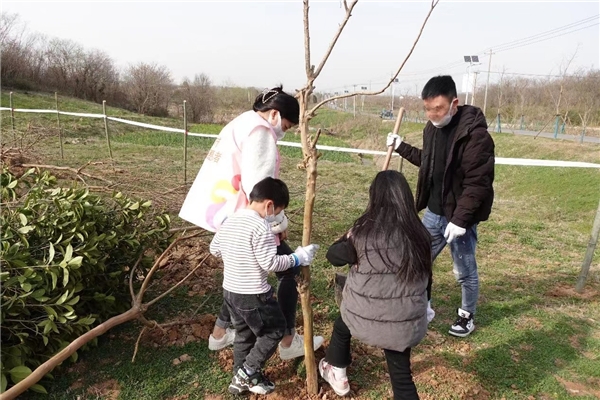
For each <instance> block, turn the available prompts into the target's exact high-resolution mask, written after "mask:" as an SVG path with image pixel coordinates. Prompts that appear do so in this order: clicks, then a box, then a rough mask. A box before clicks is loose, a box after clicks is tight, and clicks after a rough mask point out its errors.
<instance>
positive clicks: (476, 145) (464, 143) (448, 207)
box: [387, 76, 494, 337]
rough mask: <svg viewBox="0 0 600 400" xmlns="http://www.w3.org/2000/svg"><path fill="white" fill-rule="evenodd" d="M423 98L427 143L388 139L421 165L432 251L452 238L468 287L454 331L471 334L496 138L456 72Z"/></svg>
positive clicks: (434, 82) (421, 195) (457, 267)
mask: <svg viewBox="0 0 600 400" xmlns="http://www.w3.org/2000/svg"><path fill="white" fill-rule="evenodd" d="M421 98H422V99H423V104H424V106H425V112H426V113H427V117H428V118H429V122H428V123H427V125H425V128H424V129H423V149H422V150H421V149H418V148H416V147H413V146H411V145H409V144H407V143H404V142H403V141H402V138H401V137H399V136H398V135H394V134H391V133H390V134H389V135H388V140H387V145H388V146H392V145H393V146H395V150H396V151H397V152H398V154H400V155H401V156H402V157H404V158H405V159H407V160H408V161H409V162H411V163H412V164H414V165H416V166H417V167H419V178H418V182H417V194H416V206H417V210H418V211H421V210H423V209H426V210H425V214H424V216H423V224H424V225H425V227H426V228H427V230H429V233H430V234H431V236H432V238H433V241H432V257H433V259H434V260H435V258H436V257H437V256H438V254H439V253H440V252H441V251H442V249H443V248H444V246H446V243H447V244H448V245H449V246H450V253H451V254H452V260H453V262H454V268H453V271H454V275H455V277H456V280H457V281H458V282H459V283H460V285H461V287H462V304H461V307H460V308H459V309H458V318H457V320H456V322H454V324H453V325H452V326H451V327H450V331H449V333H450V334H451V335H454V336H459V337H466V336H468V335H469V334H470V333H471V332H473V330H474V329H475V324H474V319H473V316H474V314H475V308H476V304H477V298H478V296H479V276H478V274H477V262H476V260H475V247H476V245H477V224H478V223H479V222H481V221H485V220H487V219H488V217H489V215H490V212H491V209H492V202H493V201H494V189H493V187H492V184H493V182H494V141H493V140H492V138H491V136H490V134H489V133H488V130H487V128H488V127H487V123H486V120H485V116H484V115H483V113H482V112H481V110H480V109H479V108H477V107H473V106H469V105H464V106H458V98H457V93H456V85H455V83H454V81H453V80H452V77H450V76H436V77H434V78H431V79H430V80H429V82H427V84H426V85H425V87H424V88H423V92H422V93H421Z"/></svg>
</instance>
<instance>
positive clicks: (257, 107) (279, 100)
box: [252, 86, 300, 125]
mask: <svg viewBox="0 0 600 400" xmlns="http://www.w3.org/2000/svg"><path fill="white" fill-rule="evenodd" d="M252 109H253V110H254V111H269V110H277V111H279V114H280V115H281V118H285V119H287V120H288V121H290V122H291V123H292V124H294V125H298V121H299V120H300V103H298V99H296V98H295V97H294V96H292V95H290V94H287V93H286V92H284V91H283V87H282V86H277V87H274V88H273V89H270V90H265V91H263V92H262V93H260V94H259V95H258V96H256V99H254V105H253V106H252Z"/></svg>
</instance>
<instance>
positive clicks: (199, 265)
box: [145, 253, 210, 307]
mask: <svg viewBox="0 0 600 400" xmlns="http://www.w3.org/2000/svg"><path fill="white" fill-rule="evenodd" d="M208 256H210V253H208V254H207V255H206V256H204V258H203V259H202V261H200V262H199V263H198V265H196V267H195V268H194V269H193V270H191V271H190V273H189V274H187V275H186V276H185V277H184V278H183V279H182V280H180V281H179V282H177V284H176V285H175V286H173V287H171V288H170V289H169V290H167V291H166V292H164V293H163V294H161V295H160V296H158V297H156V298H155V299H153V300H151V301H149V302H148V303H146V304H145V306H146V307H150V306H151V305H152V304H154V303H156V302H157V301H159V300H160V299H162V298H163V297H165V296H166V295H168V294H169V293H171V292H172V291H173V290H175V289H177V288H178V287H179V286H181V284H182V283H183V282H185V281H186V280H187V279H188V278H189V277H190V276H192V274H193V273H194V272H196V270H197V269H198V268H200V267H201V266H202V264H204V261H206V259H207V258H208Z"/></svg>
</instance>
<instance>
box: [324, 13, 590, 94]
mask: <svg viewBox="0 0 600 400" xmlns="http://www.w3.org/2000/svg"><path fill="white" fill-rule="evenodd" d="M598 17H600V14H596V15H594V16H591V17H588V18H584V19H582V20H579V21H575V22H572V23H570V24H567V25H563V26H560V27H557V28H554V29H551V30H548V31H544V32H540V33H537V34H535V35H531V36H527V37H524V38H521V39H516V40H512V41H510V42H506V43H503V44H499V45H497V46H492V47H491V48H493V49H494V52H495V53H496V52H503V51H508V50H513V49H517V48H519V47H524V46H528V45H531V44H535V43H540V42H543V41H546V40H550V39H554V38H557V37H561V36H565V35H568V34H571V33H574V32H577V31H580V30H583V29H587V28H591V27H593V26H597V25H599V24H600V22H596V23H593V24H591V25H586V26H583V27H579V28H577V29H572V28H576V27H578V26H580V25H584V24H587V23H590V22H592V21H593V20H595V19H598ZM565 30H566V32H564V31H565ZM488 49H489V48H488ZM488 49H484V50H482V51H479V52H476V53H475V54H481V53H483V52H484V51H487V50H488ZM487 57H488V55H487V54H485V55H482V56H480V57H479V59H480V60H484V59H486V58H487ZM463 65H464V62H463V61H456V62H451V63H447V64H443V65H440V66H438V67H434V68H428V69H425V70H421V71H416V72H408V73H403V72H400V75H399V77H404V76H419V75H426V74H432V73H436V72H439V71H441V70H443V71H444V72H450V71H452V70H454V69H457V68H458V67H461V66H463ZM494 73H497V72H494ZM507 74H509V73H507ZM510 74H511V75H512V73H510ZM514 75H524V76H525V75H526V74H518V73H514ZM530 75H531V76H552V75H542V74H540V75H536V74H530ZM418 80H421V79H418V78H417V79H411V80H402V81H401V82H400V83H410V82H414V81H418ZM388 82H389V80H386V81H385V82H372V81H370V82H369V84H375V85H381V84H386V83H388ZM354 85H356V86H366V85H367V84H365V83H360V84H354V83H353V84H351V85H343V86H337V87H334V88H328V89H327V90H326V89H323V91H335V90H336V89H345V88H347V87H349V86H354Z"/></svg>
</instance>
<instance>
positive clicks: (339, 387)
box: [319, 358, 350, 396]
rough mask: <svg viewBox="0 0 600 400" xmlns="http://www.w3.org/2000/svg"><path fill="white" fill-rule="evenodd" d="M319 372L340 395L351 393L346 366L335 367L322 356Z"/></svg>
mask: <svg viewBox="0 0 600 400" xmlns="http://www.w3.org/2000/svg"><path fill="white" fill-rule="evenodd" d="M319 373H320V374H321V377H322V378H323V379H325V382H327V383H329V386H331V388H332V389H333V391H334V392H335V393H336V394H337V395H338V396H345V395H347V394H348V393H350V384H349V383H348V377H347V376H346V368H338V367H334V366H333V365H331V364H329V363H328V362H327V361H325V359H324V358H322V359H321V361H319Z"/></svg>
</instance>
